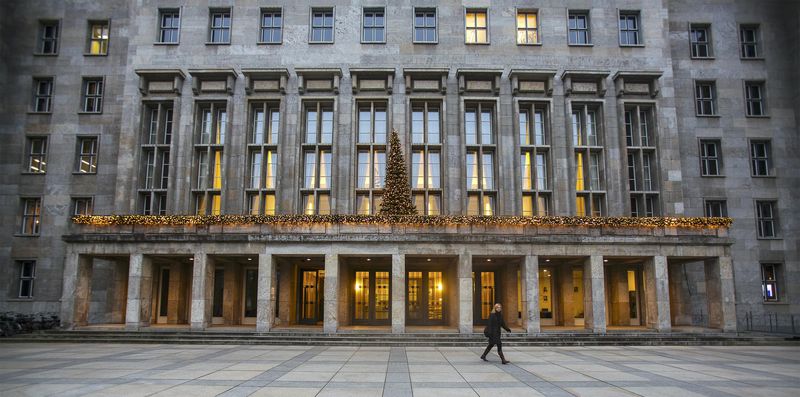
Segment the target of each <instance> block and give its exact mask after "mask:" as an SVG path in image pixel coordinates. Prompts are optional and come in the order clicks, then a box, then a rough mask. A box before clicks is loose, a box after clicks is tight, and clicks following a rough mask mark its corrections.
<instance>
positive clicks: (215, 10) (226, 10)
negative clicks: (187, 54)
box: [206, 7, 233, 45]
mask: <svg viewBox="0 0 800 397" xmlns="http://www.w3.org/2000/svg"><path fill="white" fill-rule="evenodd" d="M218 15H219V16H221V17H222V20H221V24H222V25H220V26H217V27H215V26H214V21H215V17H216V16H218ZM226 15H227V19H228V26H227V27H226V26H225V16H226ZM215 33H219V34H221V35H222V38H225V33H227V36H228V37H227V38H228V39H227V40H222V41H214V34H215ZM231 41H233V7H211V8H209V9H208V36H206V45H230V44H231Z"/></svg>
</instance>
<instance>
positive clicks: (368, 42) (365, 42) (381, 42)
mask: <svg viewBox="0 0 800 397" xmlns="http://www.w3.org/2000/svg"><path fill="white" fill-rule="evenodd" d="M361 44H386V40H383V41H364V40H361Z"/></svg>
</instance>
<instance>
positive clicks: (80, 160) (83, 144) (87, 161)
mask: <svg viewBox="0 0 800 397" xmlns="http://www.w3.org/2000/svg"><path fill="white" fill-rule="evenodd" d="M76 160H77V161H76V163H75V171H76V172H79V173H81V174H95V173H97V137H79V138H78V156H77V158H76Z"/></svg>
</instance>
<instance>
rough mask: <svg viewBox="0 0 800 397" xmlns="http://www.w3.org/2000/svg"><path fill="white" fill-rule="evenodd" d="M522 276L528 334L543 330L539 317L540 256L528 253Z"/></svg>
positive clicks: (524, 311)
mask: <svg viewBox="0 0 800 397" xmlns="http://www.w3.org/2000/svg"><path fill="white" fill-rule="evenodd" d="M520 277H521V278H522V319H523V321H525V331H526V332H527V333H528V334H538V333H539V332H541V331H542V326H541V319H540V318H539V257H538V256H536V255H526V256H525V259H524V262H523V264H522V267H521V268H520Z"/></svg>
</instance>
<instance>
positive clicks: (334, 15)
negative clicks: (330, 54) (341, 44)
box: [308, 7, 336, 44]
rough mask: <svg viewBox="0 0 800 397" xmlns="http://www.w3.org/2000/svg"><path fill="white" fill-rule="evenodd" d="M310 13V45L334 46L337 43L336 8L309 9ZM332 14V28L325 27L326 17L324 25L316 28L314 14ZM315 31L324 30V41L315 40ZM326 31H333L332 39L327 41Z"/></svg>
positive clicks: (323, 21)
mask: <svg viewBox="0 0 800 397" xmlns="http://www.w3.org/2000/svg"><path fill="white" fill-rule="evenodd" d="M309 10H310V12H309V13H308V16H309V20H308V44H334V43H335V42H336V7H309ZM317 12H322V13H327V12H330V13H331V26H325V15H324V14H323V16H322V25H321V26H317V27H315V26H314V13H317ZM314 29H322V30H321V32H322V39H321V40H314ZM325 29H330V30H331V39H330V40H325Z"/></svg>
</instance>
